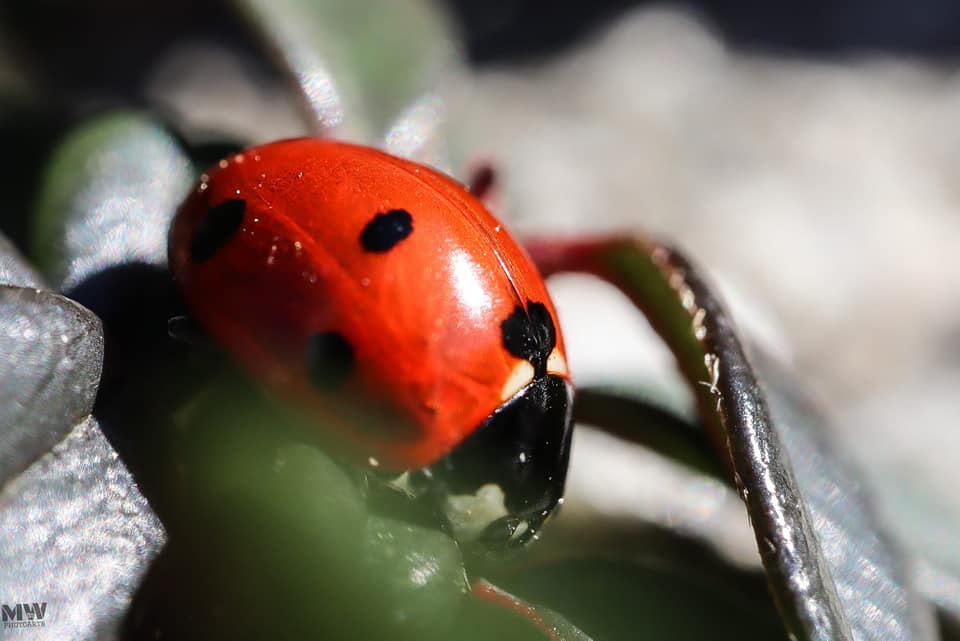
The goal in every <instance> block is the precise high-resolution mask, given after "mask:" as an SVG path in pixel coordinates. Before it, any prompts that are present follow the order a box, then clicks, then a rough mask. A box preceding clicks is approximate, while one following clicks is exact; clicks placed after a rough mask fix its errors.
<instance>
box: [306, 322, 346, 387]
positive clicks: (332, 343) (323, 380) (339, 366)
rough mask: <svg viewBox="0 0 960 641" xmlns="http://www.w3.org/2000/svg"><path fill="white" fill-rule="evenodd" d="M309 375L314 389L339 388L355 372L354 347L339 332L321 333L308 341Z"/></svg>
mask: <svg viewBox="0 0 960 641" xmlns="http://www.w3.org/2000/svg"><path fill="white" fill-rule="evenodd" d="M306 356H307V373H308V374H309V376H310V382H311V383H313V385H314V387H316V388H318V389H321V390H331V389H335V388H336V387H339V386H340V385H341V384H342V383H343V382H344V381H345V380H346V379H347V378H348V377H349V376H350V373H351V372H352V371H353V346H352V345H350V343H349V342H348V341H347V339H346V338H344V337H343V335H342V334H340V333H338V332H319V333H317V334H314V335H313V336H311V337H310V340H309V341H307V355H306Z"/></svg>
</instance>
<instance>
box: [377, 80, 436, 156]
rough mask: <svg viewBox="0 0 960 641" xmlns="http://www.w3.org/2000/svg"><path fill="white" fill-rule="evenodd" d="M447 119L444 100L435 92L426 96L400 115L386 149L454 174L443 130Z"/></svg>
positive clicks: (392, 126) (384, 142)
mask: <svg viewBox="0 0 960 641" xmlns="http://www.w3.org/2000/svg"><path fill="white" fill-rule="evenodd" d="M446 120H447V108H446V103H445V101H444V98H443V97H442V96H441V95H440V94H439V93H436V92H432V93H427V94H424V95H423V96H420V97H419V98H418V99H417V100H415V101H414V102H413V103H411V104H410V105H409V106H408V107H406V108H405V109H404V110H403V111H402V112H400V116H399V117H398V118H397V119H396V120H395V121H394V122H393V123H392V124H391V125H390V128H389V129H388V130H387V133H386V136H384V140H383V147H384V149H385V150H386V151H388V152H389V153H391V154H393V155H394V156H400V157H402V158H409V159H410V160H413V161H416V162H419V163H423V164H425V165H430V166H431V167H435V168H436V169H439V170H440V171H444V172H447V173H451V161H450V157H449V150H448V149H447V144H446V140H445V138H444V131H443V129H444V125H445V124H446Z"/></svg>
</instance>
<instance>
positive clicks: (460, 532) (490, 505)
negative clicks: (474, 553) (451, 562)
mask: <svg viewBox="0 0 960 641" xmlns="http://www.w3.org/2000/svg"><path fill="white" fill-rule="evenodd" d="M443 510H444V513H445V514H446V517H447V521H449V523H450V525H451V527H453V530H454V533H455V535H456V538H457V539H458V540H461V541H473V540H476V539H478V538H480V536H481V535H482V534H483V532H484V530H486V529H487V526H488V525H490V524H491V523H493V522H494V521H497V520H499V519H502V518H503V517H505V516H507V515H508V514H509V513H508V512H507V506H506V497H505V496H504V494H503V490H502V489H501V488H500V486H499V485H494V484H493V483H487V484H486V485H483V486H481V487H480V489H479V490H477V491H476V493H475V494H457V495H452V496H448V497H447V500H446V502H445V503H444V506H443ZM518 529H519V528H518Z"/></svg>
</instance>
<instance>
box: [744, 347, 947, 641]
mask: <svg viewBox="0 0 960 641" xmlns="http://www.w3.org/2000/svg"><path fill="white" fill-rule="evenodd" d="M753 362H754V363H755V364H756V365H757V366H758V367H757V368H756V370H755V371H756V372H757V374H758V376H759V378H760V380H762V381H763V383H764V391H765V392H766V398H767V403H768V406H769V408H770V414H771V418H772V419H773V422H772V425H773V428H774V429H775V430H776V431H777V433H778V434H779V436H780V439H781V441H782V443H783V448H784V452H785V453H786V455H787V456H788V457H789V459H790V461H791V462H792V464H793V470H794V475H795V477H796V482H797V487H798V490H799V493H800V495H801V496H802V497H803V499H804V500H805V501H806V504H807V505H808V506H809V509H810V516H811V517H812V520H813V528H814V532H815V533H816V535H817V538H818V539H819V541H820V549H821V551H822V553H823V556H824V559H825V561H826V564H827V566H828V568H829V570H830V573H831V575H832V576H833V582H834V584H835V585H836V587H837V595H838V596H839V598H840V602H841V604H842V605H843V608H844V611H845V612H846V615H847V621H848V622H849V624H850V628H851V631H852V632H853V636H854V638H855V639H857V640H858V641H864V640H868V639H869V640H876V641H881V640H887V639H936V638H937V633H936V629H935V626H936V622H935V620H934V613H933V610H932V608H931V606H930V604H929V603H927V602H926V601H925V600H924V599H923V598H922V596H921V594H920V587H921V586H919V585H917V584H916V581H915V577H914V576H913V574H912V568H911V564H910V562H909V561H908V559H907V558H906V557H905V556H904V554H903V551H902V550H901V549H900V548H899V546H898V545H897V544H896V543H895V542H894V541H893V540H892V538H891V536H890V534H889V532H888V530H887V527H886V525H885V524H884V523H883V522H882V521H881V519H880V516H879V514H878V512H877V508H876V506H875V503H874V500H873V499H872V497H871V496H870V494H869V492H868V489H867V487H866V484H865V481H864V480H863V478H862V477H861V476H860V472H859V470H857V469H855V468H854V467H853V466H852V465H851V463H850V462H849V461H848V460H846V458H845V457H844V456H843V455H842V453H840V452H838V451H837V449H836V447H835V444H834V443H832V442H831V440H830V438H829V433H828V432H827V422H826V419H825V418H824V417H823V416H822V415H821V414H820V412H819V411H818V410H817V408H816V407H814V406H813V405H812V404H811V402H810V401H809V400H807V399H806V398H804V396H803V395H802V394H801V393H800V392H799V390H798V389H797V386H796V383H795V382H794V381H792V380H790V377H789V375H788V373H787V372H785V371H784V370H783V369H781V368H780V367H779V366H777V365H776V364H775V363H773V362H771V361H767V360H765V359H764V358H763V357H762V356H761V355H760V354H759V353H757V354H755V355H754V359H753Z"/></svg>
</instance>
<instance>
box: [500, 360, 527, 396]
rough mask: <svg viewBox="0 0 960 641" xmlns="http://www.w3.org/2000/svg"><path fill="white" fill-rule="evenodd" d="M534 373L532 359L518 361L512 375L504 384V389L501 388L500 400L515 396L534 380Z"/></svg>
mask: <svg viewBox="0 0 960 641" xmlns="http://www.w3.org/2000/svg"><path fill="white" fill-rule="evenodd" d="M533 374H534V372H533V365H531V364H530V361H520V362H519V363H517V365H516V367H514V368H513V371H512V372H510V376H508V377H507V382H506V383H504V384H503V389H502V390H500V400H502V401H505V400H507V399H509V398H513V397H514V396H515V395H516V393H517V392H519V391H520V390H522V389H523V388H524V387H526V386H527V385H528V384H529V383H530V382H531V381H533Z"/></svg>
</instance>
